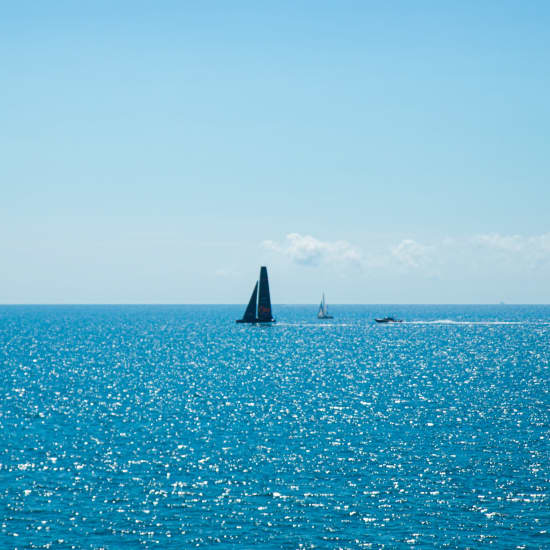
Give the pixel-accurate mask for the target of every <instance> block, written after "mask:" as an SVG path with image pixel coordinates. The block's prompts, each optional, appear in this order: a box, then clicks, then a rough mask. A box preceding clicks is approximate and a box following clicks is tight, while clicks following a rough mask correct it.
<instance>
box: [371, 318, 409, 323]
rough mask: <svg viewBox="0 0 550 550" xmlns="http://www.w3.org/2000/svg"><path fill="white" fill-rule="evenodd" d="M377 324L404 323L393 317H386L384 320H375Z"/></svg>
mask: <svg viewBox="0 0 550 550" xmlns="http://www.w3.org/2000/svg"><path fill="white" fill-rule="evenodd" d="M375 321H376V322H377V323H402V322H403V321H402V320H401V319H393V318H391V317H384V319H375Z"/></svg>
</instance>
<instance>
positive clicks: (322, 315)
mask: <svg viewBox="0 0 550 550" xmlns="http://www.w3.org/2000/svg"><path fill="white" fill-rule="evenodd" d="M317 319H333V317H332V315H329V314H328V306H327V303H326V302H325V293H324V292H323V299H322V300H321V304H320V305H319V312H318V313H317Z"/></svg>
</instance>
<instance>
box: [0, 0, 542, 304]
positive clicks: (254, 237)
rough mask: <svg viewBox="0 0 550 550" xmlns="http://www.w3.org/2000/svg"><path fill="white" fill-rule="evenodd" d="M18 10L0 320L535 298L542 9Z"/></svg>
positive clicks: (508, 5) (13, 13)
mask: <svg viewBox="0 0 550 550" xmlns="http://www.w3.org/2000/svg"><path fill="white" fill-rule="evenodd" d="M111 4H112V3H111V2H89V3H78V2H51V3H38V2H17V3H10V4H5V5H3V7H2V12H3V13H2V17H1V18H0V66H1V67H2V70H1V72H0V87H1V89H2V103H1V105H2V107H1V108H0V127H1V128H2V130H1V131H0V148H1V149H0V150H1V151H2V162H1V163H0V184H1V186H2V201H1V205H0V209H1V210H0V214H1V216H0V232H1V237H0V257H1V260H0V261H1V264H0V265H1V267H2V269H1V270H0V303H154V302H161V303H244V302H246V301H247V299H248V295H249V293H250V289H251V287H252V283H253V280H254V278H255V277H257V272H258V268H259V265H260V264H262V263H265V264H266V265H268V266H269V270H270V276H271V284H272V289H273V300H274V301H275V302H286V303H313V302H317V301H318V298H319V296H320V294H321V292H322V290H325V291H326V292H327V295H328V297H329V299H330V301H331V302H332V303H337V302H341V303H384V302H385V303H401V302H402V303H439V302H442V303H491V302H498V301H501V300H504V301H509V302H521V303H548V302H550V289H549V286H548V284H547V281H548V280H549V276H550V229H549V225H548V217H549V216H548V207H549V205H550V185H549V174H550V155H549V154H548V141H549V140H548V137H549V128H550V102H549V101H548V90H549V89H550V69H549V68H548V59H549V58H550V36H549V34H548V28H549V24H550V4H548V3H547V2H529V3H523V2H489V1H488V2H460V3H451V2H387V3H386V2H384V3H382V2H379V3H378V2H377V3H374V2H373V3H370V2H332V3H329V2H298V3H293V2H288V3H285V2H281V3H273V4H272V5H267V4H266V5H260V4H258V3H257V2H235V3H226V2H208V3H207V2H204V3H193V4H191V3H185V2H155V3H152V2H117V3H113V4H115V5H111Z"/></svg>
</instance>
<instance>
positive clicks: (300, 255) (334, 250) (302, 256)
mask: <svg viewBox="0 0 550 550" xmlns="http://www.w3.org/2000/svg"><path fill="white" fill-rule="evenodd" d="M262 246H263V247H264V248H266V249H267V250H272V251H274V252H278V253H280V254H283V255H285V256H287V257H288V258H290V259H291V260H292V261H293V262H295V263H298V264H302V265H319V264H321V263H338V264H345V263H349V264H355V265H360V264H361V261H362V254H361V251H360V250H359V249H357V248H356V247H354V246H353V245H351V244H350V243H348V242H347V241H320V240H319V239H316V238H315V237H312V236H311V235H300V234H299V233H289V234H288V235H287V236H286V240H285V242H284V243H282V244H279V243H277V242H275V241H264V242H263V243H262Z"/></svg>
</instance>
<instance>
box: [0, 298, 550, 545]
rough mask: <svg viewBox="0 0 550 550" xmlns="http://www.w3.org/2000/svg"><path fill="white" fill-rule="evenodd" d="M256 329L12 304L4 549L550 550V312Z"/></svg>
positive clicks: (450, 313) (286, 319)
mask: <svg viewBox="0 0 550 550" xmlns="http://www.w3.org/2000/svg"><path fill="white" fill-rule="evenodd" d="M243 311H244V306H2V307H0V364H1V369H0V380H1V388H0V389H1V395H2V398H1V401H0V434H1V443H2V444H1V446H0V512H1V513H0V548H10V549H11V548H18V549H23V548H52V549H65V548H67V549H68V548H90V549H91V548H94V549H118V548H124V549H132V548H136V549H141V548H162V549H164V548H167V549H172V548H173V549H187V548H215V549H220V550H223V549H230V548H231V549H232V548H235V549H236V548H239V549H241V548H261V549H264V548H265V549H297V548H304V549H306V548H326V549H336V548H341V549H348V548H349V549H352V548H388V549H401V548H407V549H409V548H489V547H492V548H518V549H519V548H528V549H531V548H541V549H542V548H550V501H549V494H550V468H549V462H550V458H549V457H550V445H549V427H550V393H549V390H550V366H549V363H550V306H510V305H501V306H337V305H335V306H332V307H331V313H332V314H333V315H334V317H335V318H334V320H332V321H318V320H317V319H316V313H317V306H279V305H275V306H274V315H275V317H276V318H277V320H278V322H277V324H276V325H274V326H247V325H237V324H235V319H237V318H239V317H241V316H242V312H243ZM385 315H394V316H396V317H399V318H402V319H404V320H405V321H406V322H404V323H402V324H396V325H377V324H375V323H374V322H373V318H374V317H375V316H385Z"/></svg>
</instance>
